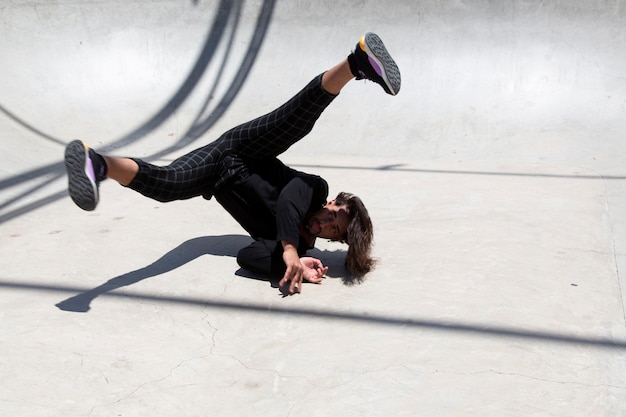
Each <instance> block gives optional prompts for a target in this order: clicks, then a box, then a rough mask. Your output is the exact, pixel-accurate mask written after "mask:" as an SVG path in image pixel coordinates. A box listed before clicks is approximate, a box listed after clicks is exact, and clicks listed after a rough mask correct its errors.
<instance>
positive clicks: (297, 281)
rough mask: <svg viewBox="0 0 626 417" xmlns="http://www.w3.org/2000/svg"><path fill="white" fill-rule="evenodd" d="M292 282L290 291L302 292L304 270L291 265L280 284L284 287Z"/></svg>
mask: <svg viewBox="0 0 626 417" xmlns="http://www.w3.org/2000/svg"><path fill="white" fill-rule="evenodd" d="M288 282H290V285H289V293H290V294H295V293H296V292H298V293H299V292H301V287H302V271H298V270H294V268H292V267H289V268H287V271H285V275H283V278H282V279H281V280H280V282H279V283H278V285H279V286H281V287H284V286H286V285H287V283H288Z"/></svg>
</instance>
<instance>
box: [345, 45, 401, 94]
mask: <svg viewBox="0 0 626 417" xmlns="http://www.w3.org/2000/svg"><path fill="white" fill-rule="evenodd" d="M348 62H349V63H350V69H351V70H352V74H354V76H355V77H356V79H357V80H361V79H364V78H365V79H368V80H371V81H374V82H375V83H378V84H380V85H381V86H382V87H383V89H384V90H385V91H386V92H387V94H391V95H392V96H395V95H396V94H398V92H399V91H400V81H401V79H400V70H399V69H398V66H397V65H396V63H395V61H394V60H393V58H391V55H389V52H387V48H385V44H383V41H382V40H381V39H380V38H379V37H378V35H376V34H375V33H367V34H365V35H364V36H362V37H361V39H360V40H359V43H357V45H356V48H355V50H354V52H353V53H352V54H350V56H349V57H348Z"/></svg>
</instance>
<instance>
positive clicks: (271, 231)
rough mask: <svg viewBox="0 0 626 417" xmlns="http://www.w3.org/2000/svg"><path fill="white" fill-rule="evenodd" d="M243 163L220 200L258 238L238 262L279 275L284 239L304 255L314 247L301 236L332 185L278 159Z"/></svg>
mask: <svg viewBox="0 0 626 417" xmlns="http://www.w3.org/2000/svg"><path fill="white" fill-rule="evenodd" d="M243 166H245V168H244V169H242V170H241V171H240V172H239V174H238V175H237V176H236V177H235V179H234V180H233V181H231V182H229V183H228V184H225V185H224V186H223V187H221V188H220V189H219V190H218V191H217V192H216V193H215V198H216V200H217V201H218V202H219V203H220V204H221V205H222V206H223V207H224V208H225V209H226V210H227V211H228V212H229V213H230V214H231V215H232V216H233V218H234V219H235V220H237V222H239V224H240V225H241V226H242V227H243V228H244V229H245V230H246V231H247V232H248V233H249V234H250V236H252V238H254V240H255V241H254V242H253V243H252V244H250V245H249V246H246V247H245V248H243V249H241V250H240V251H239V253H238V255H237V262H238V263H239V265H240V266H241V267H242V268H244V269H247V270H249V271H251V272H255V273H259V274H264V275H272V276H280V275H282V274H283V273H284V272H285V264H284V262H283V259H282V254H283V247H282V244H281V241H282V240H284V241H287V242H289V243H291V244H293V245H295V246H296V247H297V248H298V254H299V255H300V256H302V255H304V253H305V252H306V251H307V250H308V249H311V248H312V246H311V245H310V244H309V243H307V242H306V240H305V239H303V238H302V236H300V233H299V229H300V224H302V222H303V221H304V220H305V218H306V217H307V215H308V214H309V213H312V212H314V211H316V210H318V209H319V208H321V207H322V206H323V205H324V204H325V203H326V198H327V197H328V183H327V182H326V181H325V180H324V179H323V178H321V177H319V176H317V175H311V174H306V173H304V172H300V171H297V170H295V169H292V168H289V167H287V166H286V165H284V164H283V163H282V162H280V161H279V160H278V159H275V158H272V159H266V160H255V161H252V162H245V163H244V164H243Z"/></svg>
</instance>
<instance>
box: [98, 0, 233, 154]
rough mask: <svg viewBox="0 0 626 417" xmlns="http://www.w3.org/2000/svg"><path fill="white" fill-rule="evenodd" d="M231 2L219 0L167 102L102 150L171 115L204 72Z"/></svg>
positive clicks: (127, 140) (129, 139)
mask: <svg viewBox="0 0 626 417" xmlns="http://www.w3.org/2000/svg"><path fill="white" fill-rule="evenodd" d="M233 3H234V2H232V1H230V0H221V2H220V4H219V6H218V8H217V13H216V14H215V18H214V19H213V24H212V25H211V30H210V31H209V34H208V35H207V37H206V41H205V42H204V46H203V47H202V50H201V52H200V55H199V56H198V58H197V59H196V63H195V64H194V66H193V68H192V69H191V71H190V72H189V74H188V75H187V77H186V78H185V81H183V83H182V85H181V86H180V87H179V88H178V90H177V91H176V93H175V94H174V95H173V96H172V97H171V98H170V99H169V100H168V102H167V103H165V105H164V106H163V107H162V108H161V110H159V111H158V112H157V113H156V114H155V115H154V116H152V117H151V118H150V119H149V120H147V121H146V122H144V123H143V125H141V126H139V127H138V128H136V129H135V130H133V131H132V132H130V133H128V134H126V135H124V136H123V137H122V138H120V139H118V140H117V141H115V142H113V143H112V144H110V145H107V146H106V147H103V150H110V149H114V148H118V147H121V146H124V145H127V144H129V143H131V142H133V141H135V140H137V139H139V138H141V137H143V136H146V135H147V134H148V133H150V132H152V131H153V130H154V129H156V128H157V127H159V126H160V125H161V124H163V122H164V121H165V120H166V119H168V118H169V117H170V115H172V113H174V112H175V111H176V109H178V108H179V107H180V106H181V104H182V103H183V102H184V101H185V100H186V99H187V97H188V96H189V95H190V94H191V92H192V91H193V90H194V88H195V87H196V85H197V84H198V82H199V81H200V79H201V78H202V76H203V75H204V72H205V71H206V69H207V67H208V65H209V63H210V62H211V59H212V58H213V55H214V54H215V51H216V50H217V47H218V45H219V42H220V39H221V38H222V35H223V33H224V31H225V30H226V27H227V25H228V21H229V20H230V15H231V12H232V10H233Z"/></svg>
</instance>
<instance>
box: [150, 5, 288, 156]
mask: <svg viewBox="0 0 626 417" xmlns="http://www.w3.org/2000/svg"><path fill="white" fill-rule="evenodd" d="M275 4H276V1H275V0H265V1H264V2H263V6H262V9H261V12H260V13H259V16H258V18H257V23H256V27H255V30H254V36H253V38H252V40H251V41H250V45H249V46H248V50H247V51H246V54H245V56H244V59H243V61H242V63H241V65H239V69H238V71H237V74H236V75H235V77H234V78H233V80H232V82H231V84H230V86H229V87H228V89H227V92H226V93H225V94H224V96H223V97H222V99H221V100H220V102H219V103H218V104H217V105H216V107H215V109H214V110H213V111H212V112H211V114H210V115H209V116H207V118H206V119H205V120H204V121H202V122H199V123H198V120H199V119H200V116H201V113H200V114H199V115H198V118H197V119H196V120H195V121H194V123H193V124H192V126H191V127H190V128H189V129H188V131H187V132H186V133H185V134H184V135H183V137H182V138H181V139H180V140H179V141H178V142H177V143H175V144H173V145H171V146H169V147H167V148H165V149H163V150H161V151H159V152H156V153H153V154H152V155H149V156H147V157H145V158H146V159H150V158H160V157H162V156H164V155H167V154H169V153H171V152H174V151H176V150H178V149H180V148H182V147H184V146H187V145H188V144H190V143H193V142H194V141H195V140H197V139H198V138H200V137H201V136H202V135H204V134H205V133H206V132H207V131H208V130H209V129H210V128H211V127H212V126H213V125H214V124H215V122H217V120H219V118H220V117H221V116H222V115H223V114H224V112H226V110H227V109H228V108H229V107H230V104H231V103H232V102H233V101H234V99H235V97H236V96H237V95H238V94H239V91H241V89H242V88H243V85H244V83H245V81H246V79H247V78H248V75H249V74H250V71H251V70H252V67H253V64H254V61H256V59H257V57H258V54H259V51H260V50H261V46H262V44H263V41H264V39H265V36H266V34H267V30H268V29H269V23H270V21H271V18H272V16H273V13H274V6H275ZM237 22H238V17H237V19H236V22H235V24H237ZM234 34H235V32H234V31H233V32H232V35H233V36H234ZM231 40H232V38H231ZM229 45H231V44H230V43H229ZM229 49H230V46H229ZM221 74H222V72H221V71H220V75H221ZM218 80H219V76H218ZM215 88H217V81H216V82H215V84H214V86H213V88H212V89H211V91H210V92H209V95H208V97H207V100H210V98H211V96H212V95H213V91H214V90H215ZM204 108H206V104H205V105H203V110H204Z"/></svg>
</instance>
